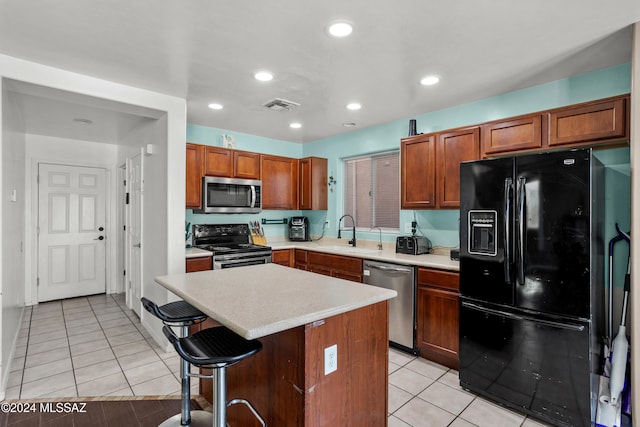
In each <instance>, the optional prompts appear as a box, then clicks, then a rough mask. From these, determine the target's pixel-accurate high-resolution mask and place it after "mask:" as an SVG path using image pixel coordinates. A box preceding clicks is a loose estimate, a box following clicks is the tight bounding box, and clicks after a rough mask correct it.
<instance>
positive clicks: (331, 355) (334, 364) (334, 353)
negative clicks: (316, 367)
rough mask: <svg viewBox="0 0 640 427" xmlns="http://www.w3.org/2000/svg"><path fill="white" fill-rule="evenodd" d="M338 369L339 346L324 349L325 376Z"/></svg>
mask: <svg viewBox="0 0 640 427" xmlns="http://www.w3.org/2000/svg"><path fill="white" fill-rule="evenodd" d="M337 369H338V344H334V345H332V346H331V347H327V348H325V349H324V374H325V375H329V374H330V373H331V372H334V371H335V370H337Z"/></svg>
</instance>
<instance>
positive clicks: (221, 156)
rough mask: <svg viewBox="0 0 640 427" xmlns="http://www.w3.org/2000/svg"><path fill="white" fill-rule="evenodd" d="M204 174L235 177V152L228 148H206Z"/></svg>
mask: <svg viewBox="0 0 640 427" xmlns="http://www.w3.org/2000/svg"><path fill="white" fill-rule="evenodd" d="M204 174H205V175H207V176H226V177H231V176H233V152H232V151H231V150H227V149H226V148H220V147H211V146H206V147H205V152H204Z"/></svg>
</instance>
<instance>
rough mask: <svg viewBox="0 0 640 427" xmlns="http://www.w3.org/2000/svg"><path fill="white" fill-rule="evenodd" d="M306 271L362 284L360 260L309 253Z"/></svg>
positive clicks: (321, 253)
mask: <svg viewBox="0 0 640 427" xmlns="http://www.w3.org/2000/svg"><path fill="white" fill-rule="evenodd" d="M307 270H308V271H312V272H314V273H320V274H324V275H325V276H331V277H337V278H339V279H346V280H351V281H352V282H359V283H362V277H363V276H362V259H361V258H356V257H350V256H342V255H333V254H327V253H323V252H314V251H309V252H308V254H307Z"/></svg>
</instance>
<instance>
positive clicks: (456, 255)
mask: <svg viewBox="0 0 640 427" xmlns="http://www.w3.org/2000/svg"><path fill="white" fill-rule="evenodd" d="M450 257H451V260H452V261H460V248H456V249H451V252H450Z"/></svg>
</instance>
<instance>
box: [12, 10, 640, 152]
mask: <svg viewBox="0 0 640 427" xmlns="http://www.w3.org/2000/svg"><path fill="white" fill-rule="evenodd" d="M338 18H343V19H346V20H348V21H350V22H352V23H353V25H354V32H353V34H352V35H351V36H350V37H349V38H346V39H341V40H338V39H333V38H330V37H328V36H327V35H326V34H325V32H324V31H325V27H326V25H327V23H328V22H330V21H332V20H334V19H338ZM637 21H640V1H637V0H617V1H615V2H603V1H601V0H597V1H596V0H563V1H557V0H540V1H514V0H491V1H486V2H478V1H474V0H459V1H450V0H449V1H434V0H431V1H427V0H402V1H395V2H391V1H380V0H348V1H345V0H324V1H312V0H276V1H265V0H262V1H255V0H253V1H249V0H234V1H222V0H181V1H175V0H135V1H131V0H109V1H106V2H92V1H86V0H64V1H60V0H41V1H38V2H36V3H34V2H29V1H24V0H0V53H4V54H7V55H10V56H14V57H18V58H23V59H26V60H30V61H34V62H38V63H42V64H46V65H51V66H54V67H58V68H63V69H66V70H70V71H74V72H78V73H82V74H86V75H91V76H95V77H99V78H103V79H107V80H112V81H115V82H120V83H124V84H129V85H133V86H137V87H141V88H145V89H149V90H153V91H157V92H161V93H166V94H169V95H174V96H179V97H183V98H186V99H187V102H188V117H187V120H188V122H189V123H194V124H199V125H204V126H212V127H217V128H222V129H227V130H231V131H237V132H244V133H249V134H255V135H260V136H264V137H270V138H276V139H282V140H287V141H295V142H308V141H314V140H317V139H321V138H325V137H329V136H333V135H338V134H341V133H344V132H349V131H352V130H353V128H345V127H344V126H343V125H342V123H344V122H356V123H357V126H358V127H357V128H363V127H369V126H373V125H376V124H380V123H385V122H389V121H392V120H396V119H400V118H409V117H411V116H415V115H418V114H422V113H426V112H429V111H434V110H439V109H442V108H446V107H449V106H453V105H456V104H461V103H465V102H470V101H474V100H477V99H481V98H485V97H489V96H494V95H498V94H502V93H506V92H510V91H513V90H516V89H520V88H524V87H529V86H533V85H536V84H540V83H544V82H548V81H552V80H557V79H560V78H564V77H568V76H573V75H577V74H582V73H585V72H589V71H593V70H596V69H601V68H605V67H609V66H612V65H617V64H621V63H625V62H628V61H629V60H630V52H631V31H630V28H629V27H628V26H629V25H630V24H632V23H634V22H637ZM263 68H266V69H269V70H271V71H273V72H274V73H275V74H276V79H275V80H274V81H272V82H270V83H261V82H258V81H256V80H254V79H253V77H252V75H253V73H254V72H255V71H256V70H259V69H263ZM426 74H437V75H439V76H441V78H442V81H441V83H440V84H438V85H436V86H433V87H423V86H420V85H419V83H418V82H419V80H420V78H421V77H423V76H424V75H426ZM31 96H33V95H29V94H23V97H24V98H25V99H26V100H27V101H26V102H31V101H36V100H35V99H29V97H31ZM274 97H280V98H284V99H288V100H291V101H294V102H297V103H300V104H301V106H300V107H298V108H296V109H295V110H293V111H289V112H281V113H278V112H273V111H270V110H267V109H265V108H264V107H262V106H261V105H262V104H263V103H264V102H266V101H268V100H270V99H272V98H274ZM54 101H55V99H49V104H50V105H48V106H47V105H45V104H46V103H45V104H43V105H42V106H40V108H45V107H46V109H48V110H59V111H65V108H62V107H61V105H66V104H69V102H68V100H62V101H60V102H62V103H63V104H61V105H56V102H54ZM214 101H215V102H220V103H222V104H224V106H225V108H224V109H223V110H221V111H213V110H210V109H208V108H207V104H208V103H210V102H214ZM353 101H357V102H360V103H361V104H362V105H363V107H362V109H361V110H359V111H348V110H347V109H346V108H345V105H346V104H347V103H349V102H353ZM65 103H66V104H65ZM33 104H36V103H35V102H33ZM79 105H82V103H79ZM66 107H69V105H66ZM71 110H73V108H71ZM108 110H109V109H106V110H105V111H108ZM86 111H89V110H86ZM46 114H47V113H46V111H42V110H39V111H38V113H37V115H33V117H36V118H37V117H43V115H46ZM70 114H79V112H78V111H69V115H70ZM69 117H70V116H68V117H64V118H63V117H60V118H59V120H60V122H61V124H60V125H59V126H58V129H60V132H63V131H64V129H65V127H66V126H67V125H68V123H69ZM51 119H53V117H51ZM107 119H108V116H105V122H106V120H107ZM96 120H98V119H96ZM111 120H113V118H112V119H111ZM292 121H299V122H301V123H302V124H303V127H302V128H301V129H297V130H293V129H290V128H289V127H288V124H289V123H290V122H292ZM94 123H95V121H94ZM34 126H36V125H34ZM43 126H44V125H43ZM46 126H47V127H49V126H55V124H54V123H48V124H47V125H46ZM103 127H105V128H106V127H108V126H103ZM357 128H356V129H357ZM42 131H43V129H40V130H39V132H42Z"/></svg>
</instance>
